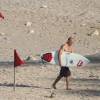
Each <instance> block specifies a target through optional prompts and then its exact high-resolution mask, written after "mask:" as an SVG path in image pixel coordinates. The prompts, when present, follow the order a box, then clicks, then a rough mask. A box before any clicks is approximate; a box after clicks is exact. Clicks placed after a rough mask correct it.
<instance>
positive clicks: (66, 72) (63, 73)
mask: <svg viewBox="0 0 100 100" xmlns="http://www.w3.org/2000/svg"><path fill="white" fill-rule="evenodd" d="M63 52H68V53H72V52H73V38H72V37H69V38H68V40H67V42H66V43H65V44H63V45H62V46H61V47H60V49H59V55H58V59H59V65H60V68H61V69H60V73H59V75H58V76H57V78H56V80H55V81H54V83H53V84H52V87H53V88H54V89H56V84H57V83H58V82H59V81H60V79H61V78H62V77H65V78H66V89H67V90H68V89H69V76H71V71H70V69H69V67H68V66H62V65H61V55H62V53H63Z"/></svg>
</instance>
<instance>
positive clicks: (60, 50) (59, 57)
mask: <svg viewBox="0 0 100 100" xmlns="http://www.w3.org/2000/svg"><path fill="white" fill-rule="evenodd" d="M62 52H63V45H62V46H61V47H60V49H59V52H58V61H59V65H60V66H61V54H62Z"/></svg>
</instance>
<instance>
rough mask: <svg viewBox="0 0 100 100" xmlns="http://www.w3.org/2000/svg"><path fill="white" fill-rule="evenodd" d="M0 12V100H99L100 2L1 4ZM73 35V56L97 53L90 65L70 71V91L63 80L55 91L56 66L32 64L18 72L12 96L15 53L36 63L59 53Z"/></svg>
mask: <svg viewBox="0 0 100 100" xmlns="http://www.w3.org/2000/svg"><path fill="white" fill-rule="evenodd" d="M0 12H1V13H2V14H3V15H4V17H5V19H4V20H2V19H0V100H94V99H96V100H100V64H99V62H100V0H0ZM75 32H76V35H75V34H72V33H75ZM71 35H74V36H75V37H76V40H75V45H74V46H75V52H78V53H80V54H83V55H91V54H95V53H96V55H92V56H89V58H90V59H91V61H93V63H91V64H90V65H88V66H86V67H84V68H79V69H76V68H71V71H72V80H71V81H70V87H71V88H72V90H68V91H67V90H65V82H64V79H62V80H61V81H60V82H59V83H58V85H57V90H53V89H51V84H52V83H53V81H54V80H55V78H56V76H57V74H58V72H59V67H58V66H54V65H46V67H43V65H42V64H39V63H37V64H36V63H31V62H29V63H27V64H26V65H23V67H20V68H17V69H16V91H15V92H14V91H13V63H10V62H9V61H13V50H14V49H17V50H18V52H19V53H20V56H21V57H22V58H24V59H25V58H26V57H27V56H29V55H33V56H34V57H35V56H36V55H37V54H40V53H43V52H46V51H52V50H56V49H58V48H59V46H60V45H61V44H63V43H64V42H65V41H66V39H67V38H68V36H71ZM94 56H95V57H94ZM52 92H54V95H53V96H51V94H52Z"/></svg>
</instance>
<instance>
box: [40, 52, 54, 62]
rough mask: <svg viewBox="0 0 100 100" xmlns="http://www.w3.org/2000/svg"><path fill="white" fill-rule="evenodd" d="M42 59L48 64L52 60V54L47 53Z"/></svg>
mask: <svg viewBox="0 0 100 100" xmlns="http://www.w3.org/2000/svg"><path fill="white" fill-rule="evenodd" d="M41 59H42V60H44V61H47V62H50V61H51V60H52V53H45V54H43V55H42V56H41Z"/></svg>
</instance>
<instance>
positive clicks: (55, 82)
mask: <svg viewBox="0 0 100 100" xmlns="http://www.w3.org/2000/svg"><path fill="white" fill-rule="evenodd" d="M61 78H62V77H61V76H60V75H59V76H58V77H57V78H56V80H55V81H54V83H53V85H52V87H53V88H54V89H56V84H57V83H58V82H59V80H60V79H61Z"/></svg>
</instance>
